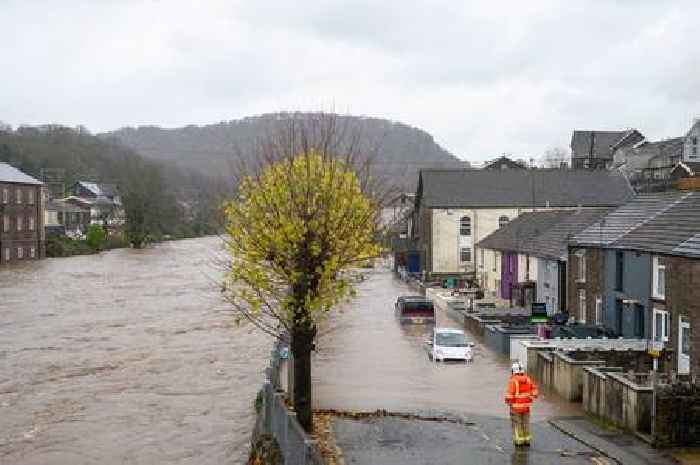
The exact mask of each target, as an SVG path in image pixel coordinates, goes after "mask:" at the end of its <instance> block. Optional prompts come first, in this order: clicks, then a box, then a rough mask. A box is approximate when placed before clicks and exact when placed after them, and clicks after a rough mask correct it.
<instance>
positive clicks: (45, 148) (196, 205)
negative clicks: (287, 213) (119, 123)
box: [0, 125, 223, 235]
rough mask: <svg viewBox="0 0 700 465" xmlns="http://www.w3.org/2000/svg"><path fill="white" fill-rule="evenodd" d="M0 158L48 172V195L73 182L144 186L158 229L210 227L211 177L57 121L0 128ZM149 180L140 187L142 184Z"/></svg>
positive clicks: (129, 189)
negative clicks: (50, 191) (16, 127)
mask: <svg viewBox="0 0 700 465" xmlns="http://www.w3.org/2000/svg"><path fill="white" fill-rule="evenodd" d="M0 162H6V163H9V164H11V165H13V166H15V167H17V168H19V169H20V170H22V171H24V172H25V173H27V174H29V175H31V176H34V177H36V178H37V179H43V180H48V178H44V177H43V175H44V174H46V173H47V172H49V171H50V172H51V173H52V174H51V178H52V179H51V181H54V185H53V187H55V186H56V185H58V188H57V189H54V188H53V187H52V189H51V190H52V191H53V194H54V195H56V196H58V197H60V196H63V195H68V194H69V191H70V189H71V187H72V186H73V185H74V184H75V182H76V181H79V180H81V181H86V180H88V181H95V182H105V183H114V184H117V185H118V186H119V189H120V192H121V193H122V196H123V197H128V196H129V195H130V194H134V193H141V192H140V191H139V189H147V191H148V195H149V197H150V200H151V201H152V203H153V205H154V209H155V211H156V214H154V215H153V220H154V221H157V222H158V223H159V224H158V229H159V230H160V232H162V233H169V234H173V233H176V232H180V233H182V234H186V235H192V234H202V233H206V232H211V231H212V230H213V229H212V228H210V227H209V226H210V225H211V224H213V222H214V219H215V218H214V216H215V212H213V211H212V208H213V206H214V205H218V203H217V202H218V194H219V193H220V192H221V191H222V189H223V188H222V187H221V186H220V185H217V184H216V183H215V182H214V180H212V179H210V178H208V177H205V176H203V175H201V174H199V173H197V172H193V171H191V170H184V169H178V168H176V167H173V166H171V164H170V163H162V162H156V161H152V160H145V159H144V157H142V156H141V155H139V154H138V153H136V151H134V150H133V149H130V148H128V147H125V146H123V145H120V144H116V143H114V142H112V141H106V140H104V139H102V138H99V137H96V136H93V135H91V134H90V133H89V132H88V131H86V130H85V129H83V128H78V129H77V130H76V129H73V128H67V127H63V126H59V125H45V126H37V127H20V128H18V129H16V130H12V129H11V128H2V129H0ZM144 183H146V184H148V185H147V186H143V184H144Z"/></svg>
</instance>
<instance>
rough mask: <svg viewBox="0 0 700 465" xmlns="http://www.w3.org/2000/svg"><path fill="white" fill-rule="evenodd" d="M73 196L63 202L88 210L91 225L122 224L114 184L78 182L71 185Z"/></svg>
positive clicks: (119, 197)
mask: <svg viewBox="0 0 700 465" xmlns="http://www.w3.org/2000/svg"><path fill="white" fill-rule="evenodd" d="M72 191H73V193H74V195H72V196H69V197H67V198H65V199H63V200H65V201H66V202H69V203H73V204H76V205H81V206H83V207H88V208H89V209H90V214H91V219H90V222H91V223H92V224H101V225H108V226H119V225H122V224H124V219H125V217H124V208H123V205H122V200H121V195H120V193H119V189H118V187H117V186H116V185H115V184H104V183H95V182H88V181H78V182H76V183H75V184H74V185H73V189H72Z"/></svg>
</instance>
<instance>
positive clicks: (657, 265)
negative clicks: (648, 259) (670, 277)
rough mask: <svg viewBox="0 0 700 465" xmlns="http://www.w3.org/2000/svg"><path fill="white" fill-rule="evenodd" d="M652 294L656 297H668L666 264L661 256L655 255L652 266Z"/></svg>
mask: <svg viewBox="0 0 700 465" xmlns="http://www.w3.org/2000/svg"><path fill="white" fill-rule="evenodd" d="M652 273H653V277H652V290H651V291H652V292H651V294H652V296H653V297H654V298H656V299H665V298H666V265H664V263H663V262H662V261H661V257H654V259H653V267H652Z"/></svg>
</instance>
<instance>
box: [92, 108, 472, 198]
mask: <svg viewBox="0 0 700 465" xmlns="http://www.w3.org/2000/svg"><path fill="white" fill-rule="evenodd" d="M312 115H313V114H311V113H295V114H293V116H294V117H295V118H297V117H301V118H309V117H311V116H312ZM289 116H290V114H288V113H283V114H266V115H261V116H255V117H248V118H243V119H240V120H232V121H228V122H221V123H218V124H210V125H206V126H186V127H183V128H175V129H164V128H160V127H157V126H140V127H137V128H131V127H126V128H122V129H119V130H116V131H113V132H110V133H105V134H101V137H104V138H116V139H117V140H118V141H119V142H120V143H122V144H124V145H126V146H127V147H130V148H132V149H134V150H135V151H137V152H138V153H140V154H142V155H143V156H145V157H149V158H152V159H156V160H164V161H165V160H167V161H171V162H176V163H177V165H178V166H180V167H191V168H195V169H197V170H199V171H200V172H201V173H203V174H207V175H221V174H222V173H226V172H227V170H231V169H232V168H231V167H232V166H235V162H233V161H234V160H235V159H236V156H237V155H236V154H240V153H250V148H251V147H252V145H253V143H254V142H255V141H256V139H258V138H260V137H263V136H264V135H265V134H266V131H269V128H270V127H271V125H274V124H275V123H276V122H278V121H280V120H284V118H288V117H289ZM337 120H338V125H339V126H341V127H343V128H344V129H345V130H347V131H348V132H352V133H354V134H359V135H360V136H361V138H362V139H363V141H364V144H365V145H366V146H367V147H376V148H377V155H376V157H375V167H376V168H375V169H376V171H377V172H378V173H379V174H381V175H383V176H386V177H388V178H389V179H391V180H392V181H393V182H395V183H396V184H397V185H398V186H401V188H402V189H408V190H413V189H415V185H416V181H417V173H418V170H419V169H420V168H428V167H436V168H437V167H445V168H447V167H457V166H464V165H465V162H462V161H459V160H458V159H457V158H456V157H455V156H453V155H452V154H451V153H449V152H448V151H447V150H445V149H443V148H442V147H440V145H438V144H437V143H436V142H435V141H434V140H433V137H432V136H431V135H430V134H428V133H427V132H425V131H423V130H420V129H417V128H413V127H411V126H407V125H405V124H402V123H396V122H392V121H389V120H385V119H379V118H365V117H357V116H338V117H337Z"/></svg>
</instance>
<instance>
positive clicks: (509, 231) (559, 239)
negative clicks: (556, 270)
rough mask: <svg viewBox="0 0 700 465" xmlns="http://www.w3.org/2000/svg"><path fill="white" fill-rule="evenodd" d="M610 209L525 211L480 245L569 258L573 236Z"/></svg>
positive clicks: (534, 254)
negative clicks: (568, 249) (568, 252)
mask: <svg viewBox="0 0 700 465" xmlns="http://www.w3.org/2000/svg"><path fill="white" fill-rule="evenodd" d="M610 210H611V209H610V208H582V209H573V210H550V211H539V212H527V213H523V214H522V215H520V216H518V217H517V218H515V219H514V220H512V221H511V222H510V223H508V225H506V226H504V227H502V228H501V229H499V230H498V231H495V232H493V233H492V234H490V235H488V236H487V237H485V238H484V239H483V240H481V241H480V242H479V243H478V244H477V245H478V246H479V247H482V248H486V249H494V250H501V251H512V252H519V253H525V254H529V255H532V256H533V257H539V258H544V259H547V260H565V259H566V256H567V248H568V244H569V240H570V239H571V237H572V236H573V235H574V234H576V233H578V232H580V231H581V230H583V229H585V228H586V227H587V226H589V225H590V224H592V223H593V222H594V221H596V220H597V219H599V218H600V217H601V216H603V215H605V214H606V213H608V212H609V211H610Z"/></svg>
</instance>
